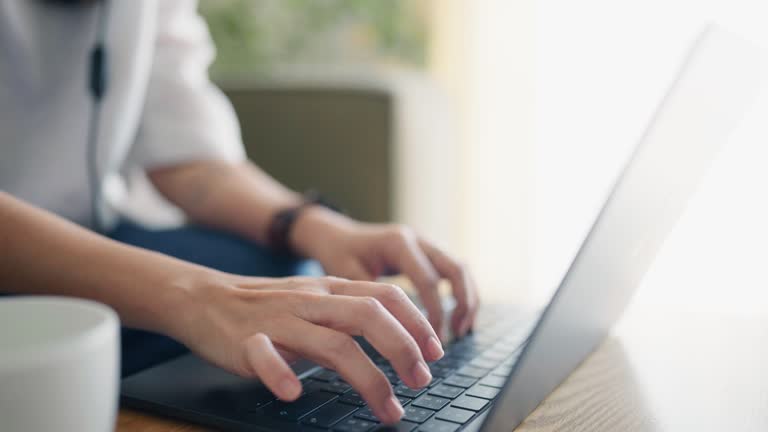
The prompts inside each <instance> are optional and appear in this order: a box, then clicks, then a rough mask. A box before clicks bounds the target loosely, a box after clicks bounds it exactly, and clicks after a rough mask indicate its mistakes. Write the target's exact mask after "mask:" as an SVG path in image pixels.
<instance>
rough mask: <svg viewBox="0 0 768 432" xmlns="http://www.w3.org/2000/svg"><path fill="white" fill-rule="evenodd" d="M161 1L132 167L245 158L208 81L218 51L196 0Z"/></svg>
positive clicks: (231, 118)
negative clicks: (211, 65) (210, 68)
mask: <svg viewBox="0 0 768 432" xmlns="http://www.w3.org/2000/svg"><path fill="white" fill-rule="evenodd" d="M157 3H158V14H157V33H156V41H155V52H154V55H153V57H152V67H151V72H150V76H149V81H148V84H147V93H146V96H145V106H144V110H143V112H142V117H141V124H140V127H139V131H138V134H137V136H136V141H135V143H134V145H133V146H132V148H131V150H130V153H129V155H128V164H129V165H132V166H139V167H142V168H152V167H157V166H164V165H173V164H176V163H180V162H186V161H193V160H202V159H220V160H228V161H239V160H243V159H244V158H245V152H244V150H243V145H242V139H241V135H240V127H239V125H238V122H237V116H236V115H235V112H234V110H233V108H232V105H231V104H230V102H229V100H228V99H227V98H226V97H225V96H224V94H223V93H222V92H221V91H220V90H219V89H218V88H217V87H216V86H215V85H214V84H213V83H211V81H210V80H209V78H208V67H209V66H210V64H211V62H212V60H213V58H214V55H215V49H214V46H213V42H212V40H211V37H210V34H209V32H208V28H207V26H206V24H205V22H204V21H203V19H202V17H201V16H200V15H199V14H198V13H197V2H196V1H194V0H162V1H159V2H157Z"/></svg>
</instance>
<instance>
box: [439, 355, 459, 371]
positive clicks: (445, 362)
mask: <svg viewBox="0 0 768 432" xmlns="http://www.w3.org/2000/svg"><path fill="white" fill-rule="evenodd" d="M461 363H462V362H461V361H460V360H458V359H453V358H449V357H443V358H441V359H440V360H438V361H436V362H435V364H436V365H438V366H440V367H447V368H454V369H456V368H458V367H459V366H461Z"/></svg>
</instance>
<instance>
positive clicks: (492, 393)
mask: <svg viewBox="0 0 768 432" xmlns="http://www.w3.org/2000/svg"><path fill="white" fill-rule="evenodd" d="M465 394H466V395H467V396H474V397H479V398H483V399H493V398H495V397H496V395H497V394H499V389H497V388H496V387H488V386H483V385H476V386H474V387H472V388H471V389H469V390H467V393H465Z"/></svg>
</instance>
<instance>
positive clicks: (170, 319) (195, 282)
mask: <svg viewBox="0 0 768 432" xmlns="http://www.w3.org/2000/svg"><path fill="white" fill-rule="evenodd" d="M180 270H181V271H179V272H177V273H175V274H172V275H171V276H170V277H168V278H167V279H166V280H165V281H164V282H163V283H161V284H160V286H161V287H162V288H161V289H158V290H156V292H157V294H156V295H155V296H154V297H153V299H152V301H151V302H148V303H151V306H149V308H150V310H149V311H148V312H149V313H150V314H151V316H153V317H154V318H155V319H154V320H153V321H154V322H153V324H154V327H155V328H153V329H151V330H153V331H156V332H159V333H162V334H165V335H167V336H170V337H172V338H174V339H176V340H178V341H181V342H183V343H187V341H188V340H189V337H190V335H189V334H187V333H188V332H189V329H191V328H194V323H195V321H197V320H199V317H200V316H202V313H203V308H204V307H205V303H206V300H205V297H206V291H207V290H208V289H210V288H212V287H215V286H222V287H223V286H224V285H225V282H224V276H223V275H221V274H220V273H219V272H218V271H216V270H212V269H209V268H206V267H198V266H195V265H190V266H189V268H185V269H180Z"/></svg>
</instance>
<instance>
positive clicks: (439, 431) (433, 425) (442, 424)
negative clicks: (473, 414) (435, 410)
mask: <svg viewBox="0 0 768 432" xmlns="http://www.w3.org/2000/svg"><path fill="white" fill-rule="evenodd" d="M460 427H461V425H457V424H456V423H450V422H446V421H442V420H438V419H432V420H430V421H428V422H426V423H424V424H423V425H421V426H419V432H455V431H456V430H457V429H458V428H460Z"/></svg>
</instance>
